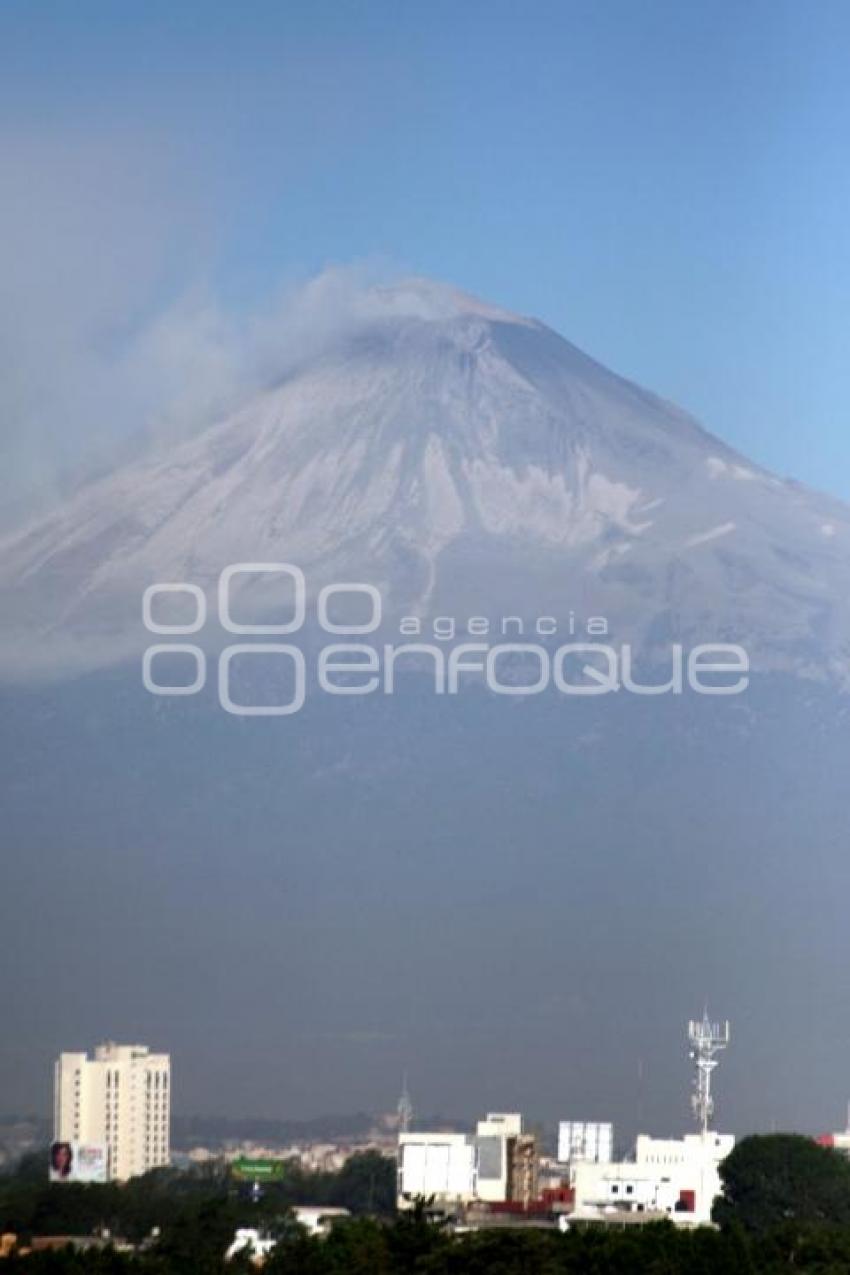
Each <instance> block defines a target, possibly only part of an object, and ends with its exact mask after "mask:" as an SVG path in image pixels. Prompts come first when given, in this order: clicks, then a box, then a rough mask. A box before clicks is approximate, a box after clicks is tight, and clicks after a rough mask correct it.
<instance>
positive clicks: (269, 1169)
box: [230, 1156, 286, 1182]
mask: <svg viewBox="0 0 850 1275" xmlns="http://www.w3.org/2000/svg"><path fill="white" fill-rule="evenodd" d="M285 1172H286V1165H285V1162H284V1161H283V1160H250V1159H248V1158H247V1157H245V1156H240V1158H239V1159H238V1160H233V1161H232V1162H231V1165H230V1173H231V1177H234V1178H235V1179H236V1181H237V1182H280V1180H281V1178H283V1176H284V1174H285Z"/></svg>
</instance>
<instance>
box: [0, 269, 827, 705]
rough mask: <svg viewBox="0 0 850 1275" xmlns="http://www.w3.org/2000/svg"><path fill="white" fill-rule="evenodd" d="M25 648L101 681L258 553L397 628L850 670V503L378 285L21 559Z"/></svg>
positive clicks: (541, 333)
mask: <svg viewBox="0 0 850 1275" xmlns="http://www.w3.org/2000/svg"><path fill="white" fill-rule="evenodd" d="M0 557H1V558H2V567H0V596H2V602H3V609H4V615H5V616H6V624H5V629H6V640H5V654H6V659H7V663H8V666H9V667H14V668H16V669H17V670H18V671H19V672H20V671H21V669H22V668H24V667H26V666H27V665H29V666H31V667H33V668H35V667H44V668H48V667H51V666H53V665H55V664H56V663H57V662H58V663H60V664H61V663H65V664H68V665H73V666H76V667H79V666H80V665H81V664H82V665H89V666H92V665H96V664H98V663H100V662H110V661H114V660H118V659H121V658H123V657H124V656H125V655H126V654H127V653H128V651H129V650H130V649H133V648H134V646H135V645H136V644H138V643H139V642H140V641H141V640H143V638H144V634H143V633H141V631H140V630H141V625H140V620H139V615H140V609H139V599H140V596H141V592H142V590H143V589H144V588H145V587H146V586H147V585H148V584H150V583H152V582H154V581H182V580H187V581H191V582H194V583H197V584H200V585H201V586H202V587H204V588H207V589H211V587H212V586H213V585H214V582H215V580H216V579H217V577H218V575H219V572H220V571H221V570H222V568H223V567H225V566H227V565H228V564H229V563H234V562H239V561H280V560H283V561H287V562H291V563H295V564H297V565H299V566H300V567H302V568H303V569H304V570H305V572H306V573H307V576H308V580H309V582H310V584H311V585H312V586H313V587H314V588H315V587H318V585H319V584H321V583H324V582H327V581H329V580H364V581H368V582H370V583H373V584H376V585H378V586H379V587H381V589H382V590H383V591H384V594H385V597H386V602H387V608H388V611H389V613H390V614H405V613H411V612H414V611H415V612H418V613H422V614H429V615H434V614H441V613H444V614H450V615H453V616H456V617H458V618H459V619H462V618H463V617H465V616H469V615H486V616H488V617H491V618H498V617H501V616H504V615H520V616H524V617H526V618H528V619H531V620H533V619H534V618H535V617H536V616H539V615H546V616H550V615H551V616H555V617H558V618H559V619H564V620H566V618H567V617H568V616H569V614H570V612H575V613H576V614H577V615H579V616H587V615H593V614H595V615H602V616H605V617H606V618H607V619H608V620H609V622H610V625H611V633H612V637H614V638H618V639H620V640H624V641H625V640H630V641H632V642H635V643H639V644H640V645H641V646H642V647H643V649H644V650H646V651H650V652H652V651H654V650H660V649H661V647H662V646H663V645H664V644H665V643H667V642H669V641H670V640H673V639H681V640H683V641H694V642H696V641H707V642H711V641H718V640H719V641H737V642H742V643H744V644H746V645H748V646H749V648H750V652H751V656H752V658H753V662H754V664H755V665H756V666H757V667H763V668H766V669H780V668H781V669H785V670H792V671H795V672H798V673H800V674H803V675H816V676H817V675H829V676H834V677H836V678H837V679H839V680H841V681H844V680H846V679H847V677H848V675H850V608H849V607H848V604H847V598H848V596H850V510H848V509H847V508H846V507H845V506H843V505H842V504H840V503H839V502H837V501H833V500H830V499H828V498H826V497H824V496H821V495H819V494H817V493H814V492H811V491H809V490H806V489H804V488H803V487H801V486H799V485H797V484H795V483H792V482H787V481H783V480H781V479H779V478H777V477H775V476H773V475H771V474H770V473H767V472H766V471H764V470H762V469H760V468H759V467H758V466H755V465H753V464H750V463H749V462H748V461H747V460H746V459H745V458H743V457H742V456H741V455H739V454H738V453H736V452H735V451H733V450H732V449H730V448H729V447H727V446H726V445H725V444H723V443H722V442H720V441H719V440H718V439H716V438H714V437H713V436H712V435H710V434H709V433H707V432H706V431H705V430H703V429H702V428H701V427H700V426H699V425H698V424H697V423H696V422H695V421H694V420H693V419H692V418H691V417H689V416H688V415H687V414H685V413H684V412H682V411H680V410H678V409H677V408H675V407H674V406H672V405H670V404H669V403H666V402H664V401H662V400H660V399H658V398H656V397H655V396H654V395H652V394H650V393H647V392H646V391H644V390H642V389H640V388H638V387H637V386H635V385H633V384H631V383H630V382H628V381H625V380H623V379H622V378H620V377H618V376H616V375H614V374H613V373H611V372H609V371H607V370H606V369H605V368H604V367H602V366H600V365H599V364H598V363H596V362H595V361H594V360H593V359H591V358H589V357H588V356H586V355H585V354H583V353H582V352H581V351H580V350H578V349H576V348H575V347H574V346H572V345H570V344H569V343H568V342H567V341H565V340H563V339H562V338H561V337H560V336H558V335H557V334H556V333H555V332H553V331H552V330H551V329H549V328H547V327H545V326H544V325H543V324H541V323H538V322H536V321H533V320H529V319H526V318H522V317H520V316H517V315H513V314H509V313H507V312H505V311H502V310H499V309H497V308H495V307H492V306H489V305H486V304H484V303H481V302H478V301H476V300H474V299H472V298H470V297H467V296H465V295H463V294H461V293H458V292H457V291H455V290H454V289H451V288H448V287H446V286H444V285H441V284H435V283H431V282H429V281H425V280H413V281H411V282H410V283H408V284H404V285H400V286H397V287H394V288H387V289H377V290H375V291H374V292H373V293H372V294H371V296H370V298H369V306H368V307H367V308H366V309H365V310H364V313H363V315H362V316H361V317H360V319H359V320H358V321H356V322H353V323H352V324H351V325H350V327H349V328H347V329H346V330H345V331H344V332H337V333H336V335H335V336H334V337H333V339H332V340H329V341H328V343H327V344H326V346H325V348H324V349H323V350H322V351H321V352H320V353H317V354H314V355H313V356H312V357H310V358H309V359H308V360H307V361H305V362H303V363H302V364H301V365H300V366H298V367H296V368H295V370H293V371H290V372H289V373H288V374H287V375H286V376H285V378H284V379H282V380H281V381H280V383H279V384H276V385H273V386H271V387H270V388H268V389H267V390H266V391H265V392H264V393H262V394H259V395H257V396H256V397H254V398H252V399H251V401H249V402H246V403H245V404H244V406H243V407H242V408H241V409H240V410H239V411H237V412H235V413H234V414H233V415H231V416H230V417H229V418H228V419H226V420H223V421H221V422H220V423H218V424H216V425H214V426H213V427H211V428H209V429H207V430H206V431H205V432H203V433H201V434H200V435H198V436H196V437H194V438H192V439H191V440H189V441H188V442H183V443H181V444H180V445H179V446H176V447H174V449H173V450H171V451H168V452H165V453H160V454H158V455H156V456H155V457H150V458H147V459H145V460H144V461H141V462H136V463H133V464H131V465H128V466H126V467H124V468H120V469H118V470H116V471H115V472H114V473H112V474H111V475H109V476H108V477H106V478H103V479H101V480H100V481H98V482H96V483H94V484H92V485H90V486H88V487H86V488H85V489H83V490H81V491H80V492H79V493H78V494H77V495H76V497H75V498H74V499H73V500H71V501H69V502H68V503H67V504H65V505H64V506H63V507H61V508H59V509H57V510H56V511H55V512H53V513H52V514H51V515H50V516H49V517H47V518H45V519H43V520H41V521H39V522H38V523H36V524H34V525H31V526H28V527H25V528H23V529H21V530H20V531H19V532H18V533H17V534H15V535H12V536H8V537H6V538H5V539H4V540H3V541H2V542H0Z"/></svg>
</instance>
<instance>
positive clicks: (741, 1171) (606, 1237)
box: [0, 1137, 850, 1275]
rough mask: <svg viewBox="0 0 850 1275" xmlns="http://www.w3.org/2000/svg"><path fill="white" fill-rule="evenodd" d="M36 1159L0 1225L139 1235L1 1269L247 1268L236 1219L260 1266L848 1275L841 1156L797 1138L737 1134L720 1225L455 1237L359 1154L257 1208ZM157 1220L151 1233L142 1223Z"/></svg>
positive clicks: (281, 1189)
mask: <svg viewBox="0 0 850 1275" xmlns="http://www.w3.org/2000/svg"><path fill="white" fill-rule="evenodd" d="M31 1169H32V1166H27V1165H24V1166H23V1168H22V1171H21V1172H20V1173H19V1174H17V1175H13V1176H11V1177H6V1178H2V1179H0V1229H2V1230H8V1229H12V1230H15V1231H17V1233H18V1234H19V1235H21V1236H26V1234H27V1233H28V1232H35V1233H40V1234H45V1233H50V1231H51V1230H52V1232H53V1233H54V1234H69V1235H72V1234H76V1235H83V1234H90V1233H91V1232H92V1230H93V1229H94V1228H100V1227H103V1226H109V1227H110V1229H111V1231H112V1233H113V1234H116V1235H118V1234H120V1235H125V1236H127V1237H128V1238H130V1239H133V1240H137V1241H138V1240H141V1239H142V1238H143V1237H145V1236H147V1237H148V1238H147V1239H146V1240H145V1242H144V1243H143V1244H142V1245H141V1247H140V1248H139V1249H138V1250H137V1251H136V1252H135V1253H121V1252H116V1251H115V1250H114V1249H111V1248H109V1247H105V1248H101V1249H89V1250H87V1251H85V1252H78V1251H74V1250H72V1249H70V1248H67V1249H64V1250H61V1251H54V1252H36V1253H32V1254H30V1255H28V1256H21V1255H18V1256H12V1257H10V1258H8V1259H6V1260H5V1261H3V1262H2V1263H0V1275H249V1272H253V1271H254V1270H256V1268H255V1267H253V1266H252V1265H251V1263H250V1260H249V1258H248V1256H247V1255H244V1254H243V1255H240V1256H238V1257H237V1258H235V1259H234V1260H233V1261H231V1262H229V1263H226V1262H225V1261H224V1253H225V1251H226V1250H227V1248H228V1247H229V1245H230V1243H231V1241H232V1239H233V1235H234V1232H235V1231H236V1229H237V1228H238V1227H240V1226H257V1227H258V1228H260V1229H263V1230H265V1231H266V1233H268V1234H271V1235H273V1236H274V1237H275V1239H276V1247H275V1249H274V1250H273V1252H272V1254H271V1256H270V1258H269V1260H268V1261H267V1263H266V1265H265V1267H264V1271H265V1273H266V1275H782V1273H785V1275H788V1273H789V1272H791V1271H793V1272H794V1273H795V1275H797V1273H798V1272H799V1273H802V1275H850V1212H848V1211H847V1210H848V1201H849V1200H850V1165H847V1164H845V1163H844V1162H843V1161H842V1160H840V1158H839V1157H837V1156H836V1155H834V1153H831V1152H828V1151H824V1149H823V1148H820V1147H817V1146H815V1145H814V1144H813V1143H810V1142H808V1140H806V1139H803V1138H800V1139H797V1138H789V1137H782V1138H748V1139H745V1141H744V1142H742V1143H741V1144H740V1146H739V1148H738V1149H737V1150H736V1152H734V1153H733V1155H732V1156H730V1157H729V1160H727V1162H726V1165H725V1166H724V1175H723V1176H724V1182H725V1189H726V1196H725V1198H724V1201H723V1203H722V1207H720V1206H719V1208H718V1212H719V1213H720V1214H721V1215H722V1218H723V1228H722V1229H719V1230H718V1229H710V1228H708V1227H702V1228H698V1229H695V1230H680V1229H677V1228H676V1227H674V1226H673V1225H672V1224H671V1223H669V1222H661V1223H652V1224H649V1225H646V1226H638V1225H631V1226H623V1227H616V1226H612V1227H610V1228H609V1227H605V1226H599V1225H597V1226H588V1227H584V1228H580V1227H577V1228H576V1229H574V1230H571V1231H569V1232H567V1233H566V1234H561V1233H560V1232H558V1231H556V1230H554V1229H552V1228H549V1229H537V1228H535V1227H533V1226H524V1227H523V1226H521V1225H515V1226H509V1225H505V1226H504V1227H502V1226H500V1227H497V1228H494V1229H492V1230H485V1231H480V1232H473V1233H469V1234H461V1235H453V1234H452V1233H450V1231H449V1230H448V1229H447V1228H446V1227H445V1226H441V1225H437V1224H435V1223H434V1222H433V1221H431V1220H429V1214H428V1207H427V1201H424V1200H423V1201H419V1202H418V1204H417V1207H415V1208H414V1209H412V1210H410V1211H409V1212H407V1213H404V1214H402V1215H400V1216H397V1217H392V1216H391V1204H392V1193H393V1190H394V1182H395V1177H394V1166H393V1164H392V1162H391V1161H388V1160H386V1159H384V1158H383V1157H380V1156H373V1155H364V1156H357V1157H354V1158H353V1159H352V1160H351V1161H349V1162H348V1165H346V1167H345V1169H344V1170H342V1171H341V1172H340V1173H338V1174H305V1173H301V1171H300V1170H296V1166H294V1165H293V1166H290V1169H289V1170H288V1171H287V1175H286V1180H285V1181H284V1182H281V1183H276V1184H274V1185H273V1186H269V1188H268V1189H267V1191H266V1193H265V1195H264V1197H263V1199H262V1200H261V1201H259V1202H258V1203H255V1202H253V1201H251V1200H250V1199H249V1198H246V1196H245V1193H244V1191H240V1190H238V1189H236V1188H235V1187H234V1185H233V1184H232V1183H230V1182H229V1181H228V1179H227V1177H226V1175H223V1174H222V1173H221V1172H220V1171H217V1170H210V1169H209V1168H207V1169H205V1170H203V1171H197V1172H195V1171H192V1172H189V1173H178V1172H176V1171H160V1172H158V1173H156V1174H149V1175H147V1177H145V1178H139V1179H136V1180H134V1181H132V1182H129V1183H127V1184H126V1186H123V1187H118V1186H100V1187H91V1186H88V1187H83V1186H74V1185H73V1184H67V1183H66V1184H61V1185H54V1186H50V1185H49V1184H47V1183H46V1182H44V1180H43V1167H42V1173H41V1175H40V1176H39V1177H35V1176H34V1174H33V1173H32V1172H31ZM288 1201H289V1202H291V1203H300V1202H303V1203H307V1202H309V1203H311V1204H319V1205H322V1204H326V1205H342V1206H343V1207H347V1208H349V1209H351V1210H352V1212H357V1213H358V1214H359V1216H355V1217H352V1218H351V1219H348V1220H342V1221H340V1222H339V1223H338V1224H337V1225H335V1226H334V1228H333V1230H332V1231H331V1233H330V1235H329V1236H328V1237H327V1238H326V1239H316V1238H311V1237H308V1235H307V1233H306V1232H305V1230H304V1228H303V1227H301V1226H299V1225H298V1224H297V1222H296V1221H295V1219H294V1215H293V1213H292V1212H291V1209H290V1207H289V1203H288ZM154 1225H156V1226H158V1227H160V1228H161V1229H160V1232H159V1234H158V1235H157V1236H155V1237H151V1236H150V1231H151V1228H152V1226H154Z"/></svg>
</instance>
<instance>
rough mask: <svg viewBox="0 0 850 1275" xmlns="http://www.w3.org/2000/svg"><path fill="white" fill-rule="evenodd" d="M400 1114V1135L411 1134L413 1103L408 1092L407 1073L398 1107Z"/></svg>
mask: <svg viewBox="0 0 850 1275" xmlns="http://www.w3.org/2000/svg"><path fill="white" fill-rule="evenodd" d="M396 1111H397V1113H398V1131H399V1133H409V1132H410V1126H411V1124H412V1123H413V1103H412V1102H411V1101H410V1094H409V1093H408V1092H407V1072H405V1073H404V1077H403V1078H402V1082H401V1097H400V1098H399V1100H398V1106H397V1107H396Z"/></svg>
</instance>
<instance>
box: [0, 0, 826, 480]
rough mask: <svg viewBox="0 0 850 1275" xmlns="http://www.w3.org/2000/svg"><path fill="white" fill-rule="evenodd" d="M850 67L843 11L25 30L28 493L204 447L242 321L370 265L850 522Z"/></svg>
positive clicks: (722, 6)
mask: <svg viewBox="0 0 850 1275" xmlns="http://www.w3.org/2000/svg"><path fill="white" fill-rule="evenodd" d="M848 42H850V8H848V6H847V5H846V4H844V3H843V0H822V2H821V3H819V4H817V5H816V6H811V5H808V4H803V3H783V2H782V0H765V2H763V3H762V2H759V0H756V2H752V3H748V4H746V5H740V4H738V3H731V2H729V3H726V2H724V0H714V2H707V3H702V4H681V3H678V2H677V0H671V2H669V3H667V2H665V0H644V2H643V3H640V4H635V3H632V2H631V0H624V2H619V0H606V2H605V3H553V4H548V3H532V4H530V5H527V4H524V5H520V4H518V3H515V2H514V3H503V2H500V0H494V2H488V3H486V4H485V3H470V4H466V5H457V4H454V3H440V2H439V0H437V2H435V3H431V4H428V5H412V4H402V5H399V4H396V3H392V4H391V3H381V2H380V0H372V2H371V3H369V4H343V3H315V2H313V0H311V2H310V3H288V4H279V3H248V4H243V5H238V6H236V5H232V4H224V3H215V0H209V2H207V3H204V4H200V3H181V4H178V5H174V4H173V3H157V2H156V0H152V2H151V3H147V4H145V5H144V6H127V5H114V4H108V3H97V2H95V0H84V2H82V3H73V4H72V3H49V2H46V3H43V4H40V5H38V6H33V5H32V4H30V3H24V2H21V0H10V2H8V3H6V4H5V5H4V6H3V8H2V12H0V110H2V117H3V124H2V128H0V152H2V158H3V161H4V171H5V175H6V186H7V192H6V196H5V201H4V208H3V210H2V211H0V245H2V246H0V252H3V253H4V254H8V256H7V260H6V261H4V263H3V275H4V286H5V292H6V301H7V305H6V306H5V307H4V309H5V313H6V318H5V329H4V333H3V335H4V337H6V338H7V340H6V341H5V346H6V355H5V359H4V361H3V364H2V366H0V372H2V373H3V375H2V378H0V379H2V382H3V384H4V386H5V389H4V391H3V398H2V399H0V407H2V411H3V416H4V421H5V423H4V433H5V434H6V445H5V451H4V462H5V468H6V471H7V474H11V475H12V477H13V479H14V481H15V482H16V483H18V484H19V485H21V486H23V487H24V488H26V487H29V486H32V485H34V484H36V485H37V484H38V483H39V482H41V481H43V480H44V479H45V478H47V479H49V478H50V477H51V473H52V469H53V467H54V466H66V467H67V466H71V467H73V464H74V461H75V458H76V456H77V453H78V451H79V450H80V444H79V440H80V439H82V438H86V439H87V440H89V441H91V440H92V439H94V440H95V443H96V444H97V445H99V444H100V442H102V441H103V440H105V439H108V438H109V437H110V436H111V435H118V436H123V434H125V433H133V432H134V431H137V430H139V429H140V428H143V427H145V426H147V425H149V424H150V422H151V420H152V419H153V420H154V421H160V422H161V423H162V424H163V426H164V427H166V428H167V427H168V426H169V423H170V422H172V421H173V422H175V427H178V425H179V426H183V425H185V423H186V422H187V421H188V423H189V425H192V424H194V423H195V422H196V421H198V420H201V419H204V418H205V416H206V414H207V413H208V412H209V411H210V410H213V409H214V408H215V407H216V405H217V403H218V402H219V391H221V397H222V399H223V400H225V401H226V392H225V391H226V390H227V388H228V387H230V386H231V385H232V382H233V378H234V361H235V362H236V364H237V365H238V363H239V357H240V356H239V355H236V356H234V353H233V349H232V332H231V331H230V325H232V323H233V322H234V321H236V320H237V319H238V316H240V315H244V314H245V313H246V312H250V311H252V310H253V309H254V308H255V307H257V306H263V305H266V304H267V303H268V301H269V298H270V297H271V296H272V295H274V294H275V293H276V292H277V290H278V289H279V288H280V287H281V285H286V284H291V282H292V281H293V280H294V279H299V278H303V277H304V276H306V275H309V274H311V273H314V272H315V271H317V270H319V269H321V268H322V267H323V266H325V265H327V264H328V263H350V262H353V261H362V260H364V259H365V260H367V261H372V262H374V261H375V260H378V261H379V262H381V263H383V264H384V265H387V264H388V265H389V266H390V267H391V268H393V269H395V268H400V269H405V270H406V269H410V270H413V271H416V272H422V273H425V274H430V275H433V276H436V277H440V278H446V279H449V280H452V281H454V282H456V283H458V284H460V285H462V286H463V287H465V288H467V289H468V290H471V291H473V292H477V293H479V294H482V295H484V296H486V297H489V298H491V299H494V300H497V301H499V302H500V303H502V304H504V305H506V306H509V307H511V308H514V309H518V310H520V311H523V312H528V313H533V314H535V315H537V316H539V317H541V318H543V319H545V320H546V321H548V322H550V323H551V324H552V325H553V326H555V327H556V328H558V329H559V330H560V331H561V332H563V333H564V335H566V336H568V337H569V338H570V339H572V340H573V341H575V342H576V343H577V344H579V345H581V346H583V347H584V348H586V349H587V350H589V351H590V352H591V353H593V354H595V355H596V356H597V357H599V358H600V359H601V360H602V361H603V362H606V363H608V364H609V365H610V366H613V367H614V368H615V369H616V370H618V371H620V372H622V373H624V374H626V375H629V376H631V377H633V378H634V379H636V380H638V381H640V382H641V383H643V384H645V385H647V386H649V387H650V388H653V389H655V390H656V391H657V392H659V393H661V394H663V395H666V396H668V397H670V398H673V399H674V400H676V401H678V402H679V403H681V404H682V405H683V406H685V407H688V408H690V409H691V410H693V411H694V412H696V413H697V414H698V415H699V416H700V417H701V418H702V419H703V420H704V421H705V423H706V424H707V425H708V426H709V427H710V428H712V429H713V430H714V431H715V432H717V433H720V434H721V435H723V436H724V437H726V438H727V439H729V440H731V441H733V442H734V443H735V444H737V445H738V446H739V447H741V448H742V449H743V450H744V451H746V452H748V453H749V454H751V455H752V456H754V457H755V458H756V459H757V460H759V461H761V462H762V463H765V464H767V465H769V466H771V467H773V468H775V469H776V470H778V471H780V472H782V473H787V474H792V475H794V476H797V477H799V478H801V479H803V480H805V481H808V482H811V483H813V484H815V485H818V486H821V487H823V488H826V489H829V490H831V491H833V492H836V493H838V494H841V495H843V496H846V497H850V468H849V467H848V445H850V444H848V441H847V439H848V431H847V429H846V422H847V416H848V412H850V387H848V377H847V351H846V339H847V338H846V333H847V329H848V325H847V297H848V295H850V197H849V196H850V191H848V168H847V163H846V139H847V136H848V133H850V85H848V80H847V76H846V65H847V49H848ZM237 379H238V378H237ZM187 387H188V388H187ZM7 485H8V482H7Z"/></svg>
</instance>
